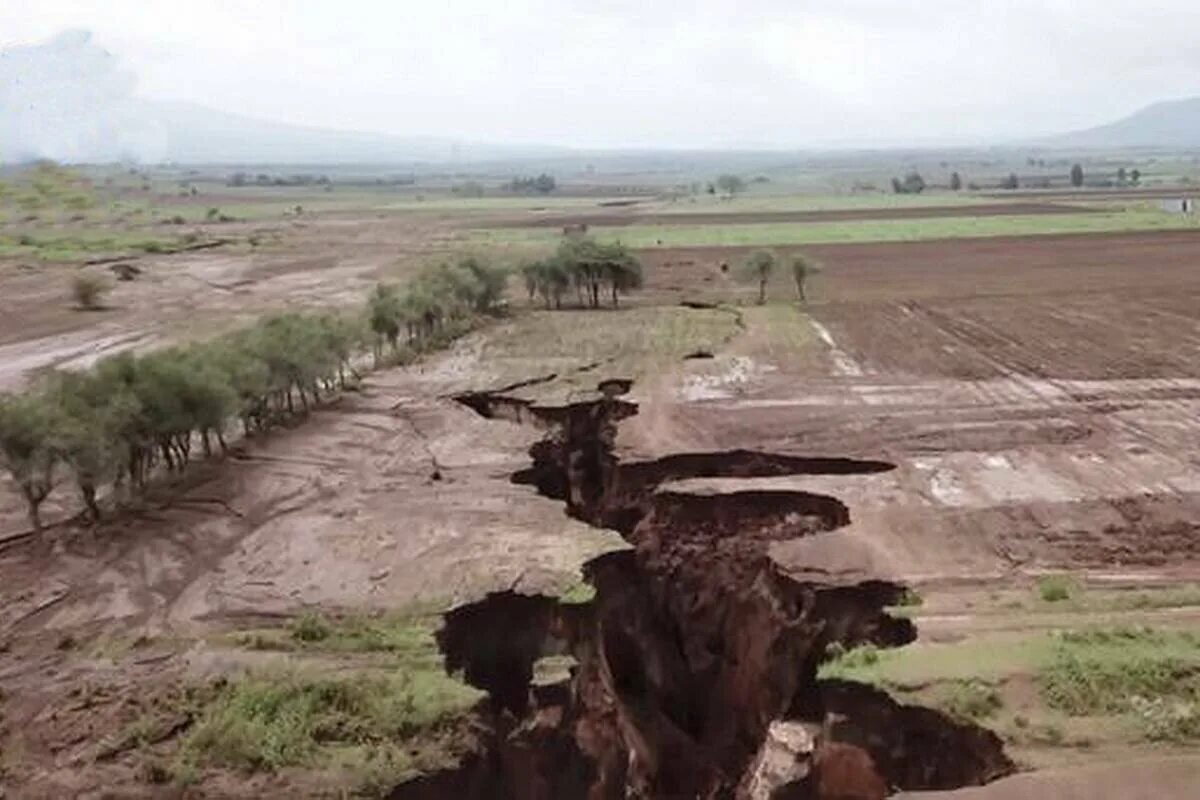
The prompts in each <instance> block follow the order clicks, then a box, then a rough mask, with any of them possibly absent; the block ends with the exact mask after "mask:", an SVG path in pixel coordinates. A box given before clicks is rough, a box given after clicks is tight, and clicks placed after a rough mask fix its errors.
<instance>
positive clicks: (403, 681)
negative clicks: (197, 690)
mask: <svg viewBox="0 0 1200 800" xmlns="http://www.w3.org/2000/svg"><path fill="white" fill-rule="evenodd" d="M479 697H480V693H479V692H478V691H476V690H474V689H472V688H470V687H467V686H465V685H464V684H461V683H459V682H458V681H456V680H454V679H452V678H450V677H448V676H446V675H445V674H441V673H439V672H436V671H433V670H424V671H405V670H399V671H396V672H389V673H379V674H368V673H357V674H354V675H348V676H342V675H336V676H334V675H326V676H310V675H302V674H299V673H273V674H272V673H264V674H260V675H252V676H247V677H244V678H241V679H238V680H235V681H231V682H229V683H228V684H226V685H225V686H223V687H221V688H220V689H219V690H218V691H217V693H216V696H215V697H214V698H213V700H212V701H211V702H210V703H209V704H208V706H207V708H206V709H205V710H204V712H203V713H202V715H201V716H200V718H199V720H198V722H197V723H196V725H195V726H194V727H193V728H192V730H191V731H190V732H189V734H188V736H187V737H186V739H185V740H184V742H183V746H182V749H181V752H180V758H181V760H182V761H183V762H184V763H192V764H200V765H209V766H220V767H228V768H232V769H238V770H243V771H248V772H254V771H271V770H276V769H280V768H282V767H287V766H310V767H329V766H335V765H337V764H338V763H339V759H341V760H344V759H345V757H346V755H347V754H346V753H345V752H344V751H346V750H347V749H353V748H365V750H363V751H361V752H359V753H355V754H353V756H354V757H356V758H358V759H360V760H364V759H370V758H372V757H373V756H374V752H373V751H376V750H380V751H381V752H387V753H388V754H389V759H388V760H389V762H390V761H396V758H395V757H396V756H398V755H400V754H408V755H409V757H407V758H404V759H400V760H398V761H396V763H394V764H391V766H392V767H394V769H393V770H392V771H393V773H395V774H399V773H404V772H406V771H410V770H411V771H413V772H416V771H419V770H422V769H426V768H430V767H431V765H430V764H429V763H427V762H428V758H427V757H426V758H424V759H419V758H416V757H415V754H417V753H420V752H422V751H423V749H425V748H427V747H428V746H429V744H430V743H432V742H434V741H439V742H442V746H440V747H437V748H433V750H434V752H436V753H437V755H438V756H439V757H440V758H441V757H444V758H446V759H448V760H452V758H453V753H452V752H450V751H452V750H453V736H452V733H451V725H450V723H452V722H453V721H454V720H456V719H458V718H459V717H461V716H462V715H463V714H464V713H465V712H466V711H467V710H468V709H470V707H471V706H472V705H474V704H475V702H477V701H478V699H479ZM417 738H420V739H421V740H422V742H423V745H421V746H417V743H415V742H414V743H413V746H412V747H404V746H403V745H405V743H408V742H410V741H411V740H414V739H417ZM339 751H341V752H339Z"/></svg>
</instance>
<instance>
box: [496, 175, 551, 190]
mask: <svg viewBox="0 0 1200 800" xmlns="http://www.w3.org/2000/svg"><path fill="white" fill-rule="evenodd" d="M557 188H558V181H556V180H555V179H554V176H553V175H549V174H547V173H545V172H543V173H542V174H541V175H537V176H531V175H530V176H522V175H518V176H517V177H515V178H513V179H512V180H511V181H509V182H508V183H506V184H504V190H505V191H506V192H512V193H513V194H550V193H551V192H553V191H554V190H555V189H557Z"/></svg>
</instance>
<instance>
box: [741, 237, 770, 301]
mask: <svg viewBox="0 0 1200 800" xmlns="http://www.w3.org/2000/svg"><path fill="white" fill-rule="evenodd" d="M776 261H777V259H776V258H775V254H774V253H772V252H771V251H770V250H755V251H754V252H753V253H751V254H750V257H749V258H748V259H746V265H745V268H744V269H745V273H746V275H747V276H748V277H749V278H751V279H753V280H756V281H758V304H759V305H760V306H761V305H762V304H763V303H765V302H767V281H769V280H770V279H771V273H772V272H774V271H775V263H776Z"/></svg>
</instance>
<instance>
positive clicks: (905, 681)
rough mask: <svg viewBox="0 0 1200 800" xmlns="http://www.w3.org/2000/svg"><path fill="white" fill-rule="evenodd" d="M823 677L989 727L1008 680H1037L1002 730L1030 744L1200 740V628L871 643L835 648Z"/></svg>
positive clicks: (1111, 629)
mask: <svg viewBox="0 0 1200 800" xmlns="http://www.w3.org/2000/svg"><path fill="white" fill-rule="evenodd" d="M820 676H821V677H823V678H843V679H849V680H857V681H861V682H864V683H869V684H874V685H877V686H881V687H883V688H885V689H888V690H889V691H892V692H896V693H898V694H899V695H900V696H901V697H902V698H904V699H905V700H907V701H913V702H918V703H921V704H925V705H931V706H933V707H936V708H940V709H941V710H943V711H945V712H946V713H948V714H950V715H952V716H955V717H957V718H960V719H967V720H973V721H981V720H984V721H989V724H990V720H991V719H992V718H994V717H997V716H998V715H999V714H1000V712H1001V710H1003V709H1004V707H1005V705H1006V704H1007V700H1006V694H1005V687H1006V686H1007V684H1008V682H1010V681H1016V682H1017V683H1020V682H1022V681H1024V682H1025V683H1026V684H1028V682H1029V681H1030V680H1032V683H1033V685H1034V687H1035V688H1036V693H1035V697H1034V698H1033V699H1032V701H1031V700H1030V698H1029V696H1028V695H1029V693H1028V692H1027V691H1017V692H1016V694H1014V695H1010V696H1008V697H1009V698H1010V699H1013V700H1014V702H1016V703H1018V704H1019V705H1020V707H1019V708H1018V709H1016V710H1018V711H1019V713H1018V714H1016V715H1015V716H1014V717H1012V719H1011V720H1009V721H1008V723H1006V724H1005V725H1004V726H1002V727H1003V728H1004V729H1005V731H1006V733H1005V735H1006V737H1007V738H1008V739H1009V740H1010V741H1011V742H1013V743H1014V744H1020V745H1024V746H1030V747H1040V746H1052V747H1059V746H1085V745H1086V744H1088V743H1090V742H1092V741H1094V740H1095V739H1096V738H1100V739H1109V740H1113V741H1124V742H1143V743H1145V742H1174V743H1183V742H1195V741H1198V740H1200V634H1197V633H1194V632H1191V631H1176V630H1156V629H1152V628H1146V627H1096V628H1084V629H1079V630H1064V631H1057V632H1041V633H1021V634H993V635H981V636H977V637H971V638H968V639H965V640H963V641H960V642H956V643H953V644H922V643H916V644H912V645H909V646H907V647H903V648H898V649H895V650H877V649H875V648H873V647H870V646H866V647H859V648H855V649H852V650H849V651H844V652H840V651H839V652H836V653H834V654H833V658H832V659H831V660H830V661H828V662H827V663H826V664H824V665H823V666H822V668H821V670H820ZM1030 703H1032V705H1031V704H1030Z"/></svg>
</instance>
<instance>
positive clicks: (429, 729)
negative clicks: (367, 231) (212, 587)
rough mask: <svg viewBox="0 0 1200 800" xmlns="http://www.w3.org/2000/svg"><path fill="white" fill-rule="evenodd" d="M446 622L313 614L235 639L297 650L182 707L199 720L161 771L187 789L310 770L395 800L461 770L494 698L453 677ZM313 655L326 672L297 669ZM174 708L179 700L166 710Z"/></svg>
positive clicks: (139, 725) (145, 725)
mask: <svg viewBox="0 0 1200 800" xmlns="http://www.w3.org/2000/svg"><path fill="white" fill-rule="evenodd" d="M438 620H439V618H438V617H437V616H436V615H432V614H422V613H419V612H411V613H405V614H390V615H380V616H363V615H348V616H343V617H331V616H326V615H321V614H318V613H315V612H311V613H305V614H303V615H301V616H299V617H297V618H296V619H294V620H293V621H292V622H291V623H290V624H289V625H287V626H286V627H282V628H269V629H259V630H251V631H243V632H240V633H237V634H234V635H233V636H232V637H230V638H231V640H232V642H233V643H234V644H235V645H238V646H241V647H245V648H248V649H252V650H265V651H286V652H288V653H289V655H288V656H287V657H286V658H287V659H288V660H287V666H286V667H275V668H265V669H260V670H258V671H254V672H251V673H248V674H245V675H241V676H239V677H235V678H233V679H230V680H227V681H221V682H219V683H218V684H216V685H215V686H213V687H208V688H204V689H195V688H189V689H187V690H186V691H185V692H183V693H182V695H179V696H177V698H176V701H175V702H174V707H175V710H176V711H179V710H181V709H186V710H187V713H188V714H189V716H191V717H193V718H194V719H195V720H196V722H195V724H194V725H192V726H191V728H190V729H189V730H188V732H187V734H186V736H185V737H184V738H183V740H182V742H181V743H180V745H179V747H178V751H177V753H176V755H175V757H174V761H173V763H172V764H171V765H170V767H169V768H164V767H162V765H157V766H154V765H152V766H154V770H152V771H154V772H155V773H156V774H160V775H161V774H163V773H164V772H165V773H169V774H170V775H171V776H173V777H172V778H171V779H173V780H174V781H175V782H177V783H178V782H181V781H182V780H183V779H184V778H185V777H186V776H188V775H192V776H195V775H197V774H198V773H199V771H200V770H202V769H208V768H223V769H230V770H236V771H241V772H274V771H277V770H281V769H285V768H302V769H305V770H309V771H312V772H314V773H320V774H321V775H323V776H324V778H325V780H326V781H327V782H329V783H330V784H331V785H334V784H337V785H349V786H351V787H352V789H353V791H354V792H355V793H356V794H360V795H368V796H383V795H385V794H386V793H387V792H388V791H390V790H391V789H392V788H394V787H395V786H396V784H398V783H399V782H401V781H403V780H405V779H407V778H409V777H412V776H414V775H416V774H418V773H420V772H425V771H429V770H433V769H440V768H445V767H448V766H451V765H453V764H454V763H455V762H456V760H457V758H458V757H459V756H461V754H462V752H463V750H464V748H465V746H466V742H465V739H464V734H463V728H462V721H463V720H464V719H465V716H466V715H467V713H468V712H469V711H470V710H471V709H472V708H473V707H474V706H475V704H476V703H477V702H478V701H479V700H480V699H481V698H482V696H483V695H482V693H481V692H479V691H478V690H476V689H474V688H472V687H470V686H467V685H466V684H464V683H462V682H461V681H460V680H458V679H457V678H455V677H453V676H449V675H447V674H446V673H445V670H444V667H443V661H442V657H441V655H440V653H439V652H438V649H437V645H436V642H435V641H434V637H433V632H434V629H435V628H436V626H437V624H438ZM366 655H369V656H370V657H369V658H366V657H365V656H366ZM305 656H313V657H320V660H319V661H316V662H313V663H314V664H317V665H319V666H313V667H309V668H303V667H300V666H297V665H298V664H303V663H304V657H305ZM331 660H332V661H331ZM339 662H340V663H342V664H343V666H341V667H337V666H333V664H337V663H339ZM164 706H165V707H168V708H170V707H172V704H171V703H164V704H159V705H158V706H157V707H158V708H160V709H161V708H162V707H164ZM168 716H170V715H168ZM161 725H162V722H161V720H158V719H156V718H150V719H147V718H141V719H138V720H136V721H135V722H134V723H133V724H132V725H131V726H130V728H129V730H128V731H127V733H126V737H127V739H128V740H129V741H132V742H134V743H143V742H152V741H154V740H155V739H156V738H158V737H156V731H157V730H158V729H159V728H161Z"/></svg>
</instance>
